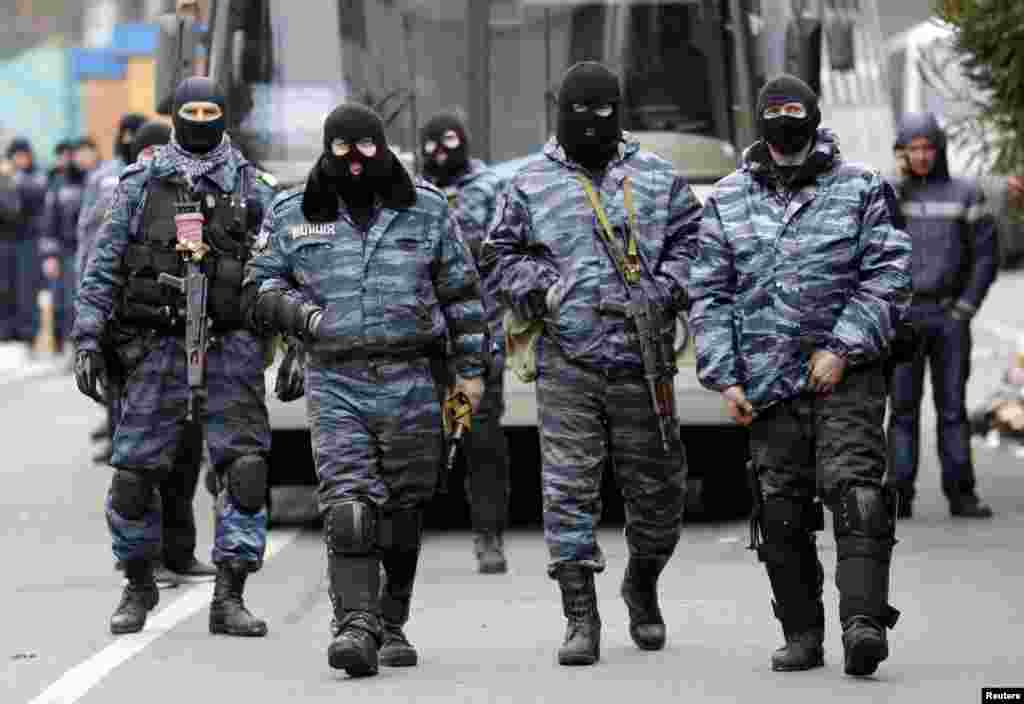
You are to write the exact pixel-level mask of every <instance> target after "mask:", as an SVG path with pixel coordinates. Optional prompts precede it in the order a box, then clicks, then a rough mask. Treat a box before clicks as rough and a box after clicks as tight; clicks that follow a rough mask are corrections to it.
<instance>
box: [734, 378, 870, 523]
mask: <svg viewBox="0 0 1024 704" xmlns="http://www.w3.org/2000/svg"><path fill="white" fill-rule="evenodd" d="M885 404H886V380H885V375H884V373H883V370H882V365H880V364H873V365H869V366H865V367H859V368H858V367H855V368H853V369H850V370H848V371H847V372H846V376H845V377H844V378H843V380H842V381H841V382H840V383H839V385H838V386H837V387H836V388H835V390H834V391H833V392H832V393H831V394H828V395H824V396H821V395H816V394H802V395H800V396H798V397H796V398H792V399H788V400H786V401H782V402H780V403H777V404H775V405H774V406H771V407H769V408H768V409H766V410H765V411H764V412H763V413H761V414H760V415H758V417H757V418H756V420H754V422H753V423H752V424H751V426H750V451H751V459H752V460H753V462H754V465H755V466H756V467H757V471H758V477H759V479H760V485H761V491H762V493H763V494H764V496H784V497H788V498H792V499H797V500H806V501H811V500H813V499H814V498H815V496H820V497H822V499H823V501H824V503H825V504H826V505H833V504H835V503H836V501H838V498H839V495H840V494H841V492H842V491H843V489H844V488H845V487H846V486H849V485H851V484H860V485H869V486H881V484H882V478H883V475H884V474H885V456H886V442H885V432H884V429H883V420H884V418H885Z"/></svg>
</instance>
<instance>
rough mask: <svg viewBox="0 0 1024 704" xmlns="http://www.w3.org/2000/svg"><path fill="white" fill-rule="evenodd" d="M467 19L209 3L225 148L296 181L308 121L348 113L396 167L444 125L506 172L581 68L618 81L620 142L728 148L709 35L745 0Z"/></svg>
mask: <svg viewBox="0 0 1024 704" xmlns="http://www.w3.org/2000/svg"><path fill="white" fill-rule="evenodd" d="M473 3H474V0H445V1H444V2H429V3H428V2H422V1H421V0H393V1H391V2H376V1H369V2H368V1H367V0H322V1H318V2H310V3H302V9H301V10H298V9H297V8H296V3H295V2H294V1H293V0H244V1H243V0H218V2H217V4H216V8H215V17H214V22H213V24H214V29H213V35H214V36H213V46H212V48H211V75H212V76H213V77H214V78H215V79H216V80H217V81H218V82H219V83H220V84H221V85H222V86H224V87H225V89H226V91H227V92H228V95H229V110H228V115H229V117H228V119H229V123H230V126H229V129H230V130H231V133H232V135H234V136H235V138H236V139H237V140H238V141H239V142H240V143H241V144H242V146H243V148H244V149H245V150H246V151H247V152H248V153H249V154H250V155H251V156H252V157H253V158H255V159H257V160H258V161H260V162H263V163H265V164H266V165H267V166H268V168H275V169H277V170H281V169H285V170H288V167H287V166H286V165H287V164H288V163H296V162H299V163H302V164H305V166H306V167H307V168H308V166H309V165H310V164H311V163H312V162H313V160H314V159H315V158H316V155H317V154H318V153H319V151H320V150H321V148H322V147H321V129H322V126H323V119H324V116H325V115H326V114H327V113H328V112H329V111H330V110H331V109H332V108H334V107H335V106H336V105H338V104H340V103H343V102H347V101H358V102H362V103H367V104H370V105H372V106H373V107H375V108H376V109H377V110H378V112H380V113H381V115H382V116H383V117H384V118H385V122H386V125H387V134H388V139H389V141H390V142H391V143H392V145H393V146H395V147H396V148H398V149H399V150H401V151H406V152H415V151H416V143H417V139H418V131H419V128H420V127H421V126H422V124H423V123H424V122H425V121H426V120H427V119H429V117H430V116H431V115H433V114H434V113H436V112H439V111H442V110H444V111H450V112H455V113H461V114H462V115H463V116H464V117H466V118H468V120H467V121H468V123H469V125H470V129H471V132H472V131H473V129H474V128H475V129H476V132H475V133H473V134H472V139H473V140H474V151H476V152H477V153H478V154H479V155H481V156H483V157H484V158H487V159H489V160H491V161H501V160H507V159H513V158H516V157H520V156H523V155H526V154H529V153H532V152H535V151H536V150H537V149H538V148H539V147H540V145H542V144H543V143H544V142H545V141H546V140H547V138H548V137H549V136H550V135H551V134H552V133H553V132H554V129H555V125H556V121H557V115H556V106H555V99H554V98H555V95H556V94H557V90H558V81H559V79H560V77H561V75H562V74H563V73H564V71H565V70H566V69H567V68H568V67H569V66H570V65H572V64H573V63H574V62H577V61H583V60H597V61H602V62H603V63H605V64H607V65H608V66H609V67H611V68H612V69H613V70H615V71H616V72H617V73H618V74H619V75H620V76H621V78H622V88H623V110H622V116H623V122H624V127H625V128H626V129H628V130H631V131H635V132H644V131H651V132H669V133H680V134H693V135H703V136H706V137H710V138H717V139H718V140H722V141H724V142H732V141H733V139H732V135H733V129H734V126H733V124H732V114H733V111H732V109H731V107H732V105H733V103H735V98H734V96H733V95H732V92H733V91H732V86H733V84H734V82H735V75H734V67H733V58H732V57H733V53H734V52H733V47H732V46H731V44H732V38H731V35H730V34H729V33H728V32H726V31H725V29H724V27H726V26H727V24H728V22H729V17H728V9H729V7H730V6H733V5H735V6H737V7H739V6H741V5H742V6H746V5H747V4H748V3H749V0H743V2H742V3H739V2H737V0H660V1H646V2H641V1H638V0H605V1H603V2H579V1H577V0H490V2H489V3H482V2H478V3H477V4H475V5H474V4H473ZM480 7H483V8H484V12H485V13H486V14H485V15H484V16H483V17H481V16H480V15H479V13H480ZM481 20H482V21H481ZM480 27H483V28H484V31H483V32H482V35H483V36H481V32H480V30H479V28H480ZM474 28H476V29H474ZM471 54H472V55H471ZM488 57H489V61H488V60H487V59H488ZM481 62H483V65H484V66H485V67H489V70H481V69H480V64H481ZM481 95H483V96H484V98H483V101H482V103H481V98H480V96H481ZM282 175H283V176H284V177H285V178H286V179H287V178H289V176H290V175H291V174H282Z"/></svg>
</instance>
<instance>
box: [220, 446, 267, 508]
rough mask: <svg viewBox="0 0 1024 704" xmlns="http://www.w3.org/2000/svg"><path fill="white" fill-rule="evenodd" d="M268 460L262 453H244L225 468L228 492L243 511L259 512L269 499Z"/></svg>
mask: <svg viewBox="0 0 1024 704" xmlns="http://www.w3.org/2000/svg"><path fill="white" fill-rule="evenodd" d="M269 471H270V470H269V467H267V461H266V460H265V459H263V458H262V457H261V456H260V455H243V456H241V457H239V458H238V459H236V460H234V461H233V462H231V464H229V465H228V466H227V467H226V468H225V469H224V479H225V480H226V481H225V483H226V484H227V489H228V493H230V494H231V498H232V499H233V500H234V503H235V506H236V507H237V508H238V510H239V511H242V512H243V513H259V511H260V509H262V508H263V505H264V503H265V502H266V500H267V474H268V473H269Z"/></svg>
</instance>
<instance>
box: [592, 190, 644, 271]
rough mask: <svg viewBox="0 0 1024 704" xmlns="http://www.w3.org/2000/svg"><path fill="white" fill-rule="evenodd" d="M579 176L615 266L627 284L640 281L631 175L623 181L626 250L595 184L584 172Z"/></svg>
mask: <svg viewBox="0 0 1024 704" xmlns="http://www.w3.org/2000/svg"><path fill="white" fill-rule="evenodd" d="M577 178H578V179H579V181H580V183H581V184H582V185H583V190H585V191H586V192H587V198H589V199H590V207H591V208H593V209H594V214H595V215H597V220H598V222H600V223H601V229H600V234H601V235H602V236H603V239H604V242H605V244H606V245H608V253H609V254H610V255H611V259H612V261H613V262H614V263H615V268H616V269H618V270H619V274H621V275H622V278H623V279H624V280H625V281H626V283H627V284H630V285H632V284H636V283H639V282H640V256H639V253H638V252H637V244H636V211H635V210H634V208H633V189H632V186H631V184H630V182H629V177H628V176H627V177H626V178H625V179H623V182H622V191H623V193H622V196H623V200H624V201H625V204H626V212H627V214H628V217H629V233H628V239H627V243H626V251H625V252H623V251H622V245H620V244H619V241H618V240H617V239H615V231H614V230H613V229H612V225H611V223H610V222H609V221H608V214H607V213H605V210H604V206H602V205H601V200H600V199H599V198H598V197H597V191H596V190H595V189H594V184H593V183H591V182H590V179H588V178H587V177H586V176H583V175H582V174H577Z"/></svg>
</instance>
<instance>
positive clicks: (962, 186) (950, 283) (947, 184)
mask: <svg viewBox="0 0 1024 704" xmlns="http://www.w3.org/2000/svg"><path fill="white" fill-rule="evenodd" d="M917 137H926V138H927V139H929V140H930V141H931V142H932V143H933V144H934V145H935V147H936V151H937V153H936V157H935V165H934V166H933V167H932V172H931V173H930V174H929V175H928V176H925V177H923V178H922V177H920V176H915V175H912V174H910V175H907V176H905V177H904V178H903V179H902V181H900V182H898V183H896V184H894V185H896V193H897V197H898V199H899V206H900V212H901V215H902V216H903V220H904V222H905V227H904V229H905V230H906V232H907V234H909V235H910V239H911V242H912V246H913V252H912V255H911V270H912V275H913V286H914V296H915V297H916V298H917V299H918V300H919V301H922V300H923V301H937V300H944V299H947V298H949V299H952V300H953V302H954V303H955V305H956V306H957V308H958V309H960V311H961V312H963V313H966V314H968V315H973V314H974V313H976V312H977V310H978V308H979V307H981V303H982V301H983V300H984V298H985V294H987V293H988V289H989V287H990V286H991V285H992V282H993V281H994V280H995V278H996V272H997V270H998V266H999V251H998V243H997V238H996V224H995V218H994V217H993V216H992V213H991V212H990V211H989V209H988V208H987V207H986V206H985V196H984V194H983V193H982V191H981V188H980V187H979V186H978V185H976V184H975V183H974V182H972V181H969V180H965V179H960V178H952V177H951V176H950V175H949V162H948V160H947V158H946V133H945V132H944V131H943V130H942V128H941V127H940V126H939V123H938V120H937V119H936V118H935V115H934V114H932V113H930V112H926V113H910V114H907V115H906V116H904V118H903V120H902V121H901V123H900V127H899V130H898V132H897V138H896V146H902V147H907V146H909V145H910V143H911V141H913V140H914V139H915V138H917Z"/></svg>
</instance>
